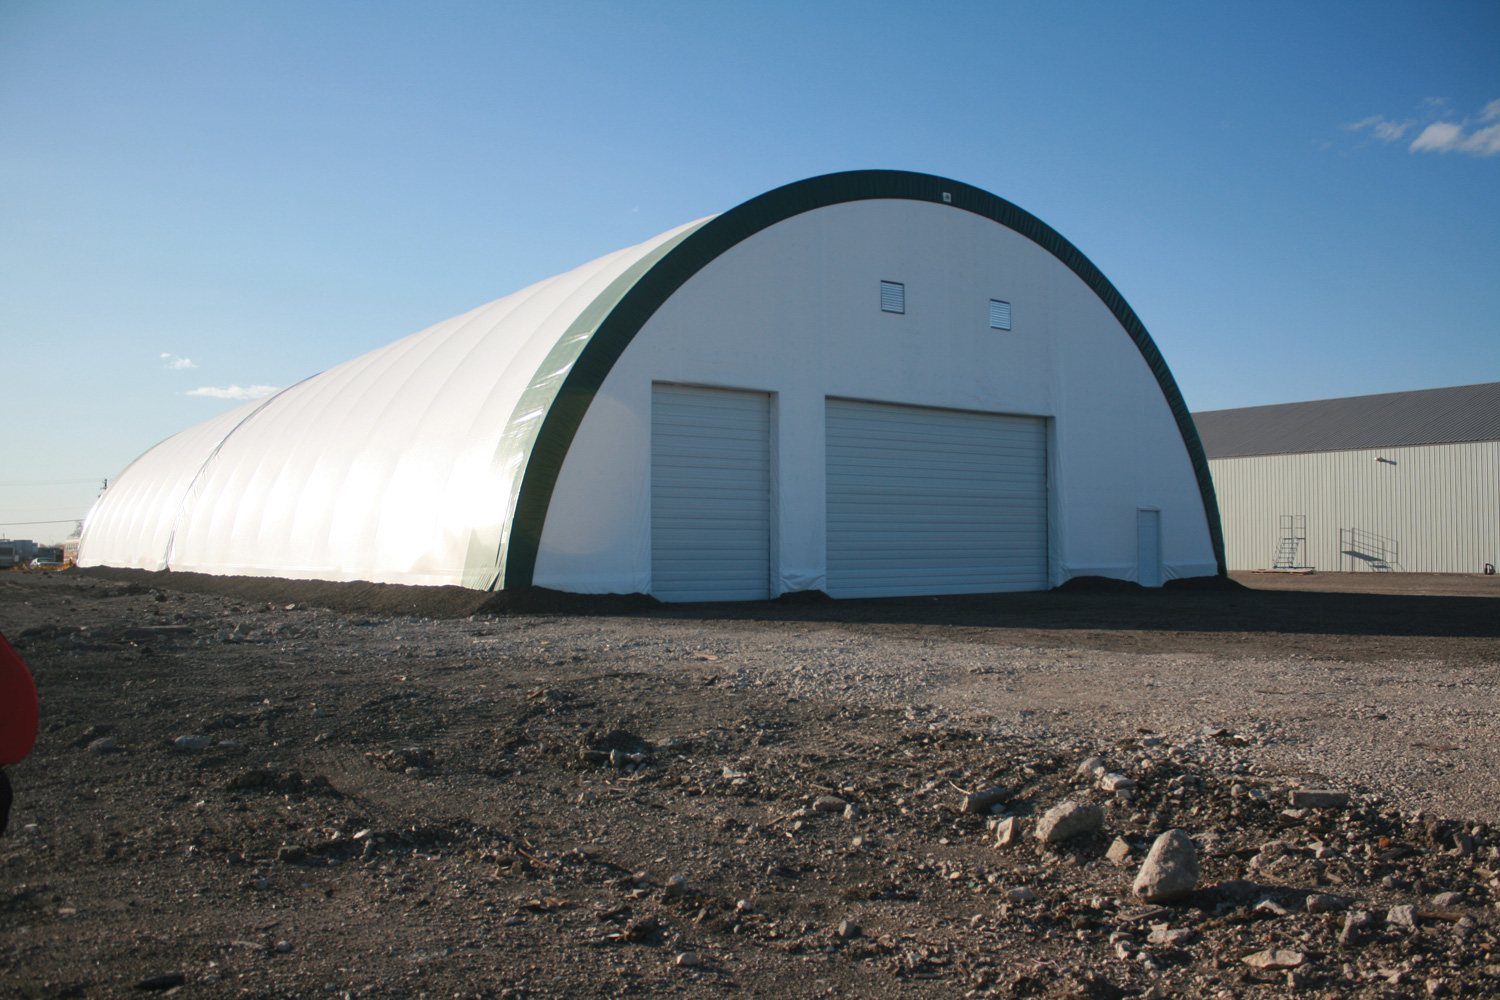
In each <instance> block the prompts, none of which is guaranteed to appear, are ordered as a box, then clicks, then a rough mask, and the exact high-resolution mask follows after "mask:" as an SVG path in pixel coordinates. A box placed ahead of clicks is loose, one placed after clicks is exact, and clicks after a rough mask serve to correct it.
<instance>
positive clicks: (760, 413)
mask: <svg viewBox="0 0 1500 1000" xmlns="http://www.w3.org/2000/svg"><path fill="white" fill-rule="evenodd" d="M770 429H771V416H770V398H769V397H768V396H766V395H765V394H764V393H754V392H731V391H726V390H721V389H699V388H693V387H689V386H676V385H656V386H653V387H652V396H651V579H652V585H651V592H652V594H654V595H655V596H656V597H657V598H658V599H659V600H663V601H754V600H764V599H766V598H768V597H770V596H771V593H770V589H771V584H770V580H771V569H770V553H771V517H770V506H771V504H770V498H771V454H770Z"/></svg>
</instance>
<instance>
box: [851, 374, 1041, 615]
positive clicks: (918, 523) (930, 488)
mask: <svg viewBox="0 0 1500 1000" xmlns="http://www.w3.org/2000/svg"><path fill="white" fill-rule="evenodd" d="M827 435H828V439H827V473H828V535H827V537H828V589H829V593H830V594H832V595H833V596H835V597H863V596H881V595H897V594H943V593H965V592H967V593H974V592H991V591H1001V590H1039V589H1044V588H1045V587H1046V586H1047V480H1046V455H1047V439H1046V424H1045V421H1043V420H1040V419H1038V418H1034V417H1013V416H1005V415H999V414H982V413H965V412H959V411H951V410H930V409H923V408H918V407H907V406H895V405H886V404H878V403H861V402H853V401H847V400H833V399H830V400H829V401H828V403H827Z"/></svg>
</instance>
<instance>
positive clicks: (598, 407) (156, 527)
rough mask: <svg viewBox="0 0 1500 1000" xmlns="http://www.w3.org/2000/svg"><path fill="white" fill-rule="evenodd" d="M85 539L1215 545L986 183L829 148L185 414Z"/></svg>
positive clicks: (1139, 391)
mask: <svg viewBox="0 0 1500 1000" xmlns="http://www.w3.org/2000/svg"><path fill="white" fill-rule="evenodd" d="M79 561H80V564H81V565H85V566H117V567H136V568H142V569H150V570H162V569H173V570H183V571H193V572H201V573H213V574H233V575H250V576H277V577H285V578H292V579H317V580H368V581H373V582H385V583H401V584H421V585H441V584H459V585H462V586H466V587H471V588H476V589H498V588H502V587H516V586H530V585H536V586H544V587H551V588H555V589H558V590H564V591H573V592H581V593H639V592H643V593H650V594H654V595H655V596H657V597H659V598H662V599H665V600H695V599H698V600H732V599H756V598H766V597H774V596H776V595H779V594H782V593H786V592H793V591H804V590H823V591H826V592H828V593H829V594H831V595H832V596H834V597H855V596H872V595H902V594H906V595H910V594H943V593H976V592H994V591H1006V590H1038V589H1045V588H1046V587H1049V586H1055V585H1058V584H1061V583H1063V582H1065V581H1066V580H1068V579H1070V578H1072V577H1075V576H1080V575H1098V576H1107V577H1116V578H1120V579H1126V580H1136V581H1139V582H1141V583H1143V584H1145V585H1148V586H1154V585H1159V584H1161V583H1162V582H1164V581H1165V580H1168V579H1171V578H1175V577H1192V576H1205V575H1211V574H1215V573H1218V574H1222V573H1223V572H1224V559H1223V545H1222V540H1221V535H1220V530H1219V520H1218V510H1217V506H1216V504H1215V501H1214V495H1213V486H1212V481H1211V479H1210V478H1209V474H1208V466H1207V462H1206V460H1205V459H1204V455H1203V450H1202V447H1201V445H1200V444H1199V441H1198V437H1197V433H1196V431H1195V430H1194V427H1193V423H1192V419H1191V417H1190V416H1189V414H1188V412H1187V409H1186V407H1185V406H1184V405H1183V401H1182V398H1181V395H1180V393H1179V392H1178V390H1177V387H1176V384H1175V383H1174V381H1173V379H1172V376H1171V373H1170V372H1169V371H1168V369H1167V366H1166V364H1165V362H1164V361H1163V360H1162V358H1161V355H1160V354H1159V352H1158V351H1157V349H1156V347H1155V345H1154V344H1153V343H1152V341H1151V339H1150V337H1149V336H1148V335H1147V333H1146V331H1145V329H1144V327H1142V325H1141V323H1140V321H1139V320H1138V319H1137V317H1136V316H1135V314H1134V312H1133V311H1132V310H1131V309H1130V307H1129V306H1128V305H1127V304H1126V303H1125V301H1124V299H1123V298H1122V297H1121V296H1120V295H1119V293H1118V292H1117V291H1116V290H1115V289H1114V287H1113V286H1112V285H1111V284H1110V283H1109V282H1108V281H1107V280H1106V279H1105V278H1104V276H1103V275H1102V274H1101V273H1100V272H1099V271H1098V270H1097V269H1096V268H1095V267H1094V266H1093V265H1092V264H1091V263H1090V262H1089V261H1088V259H1087V258H1085V257H1084V256H1083V255H1082V254H1081V253H1079V252H1078V251H1077V250H1076V249H1075V248H1074V247H1073V246H1072V245H1071V244H1069V243H1068V242H1067V241H1066V240H1064V239H1063V238H1062V237H1061V236H1059V235H1058V234H1057V233H1056V232H1055V231H1053V230H1052V229H1051V228H1050V227H1048V226H1047V225H1045V224H1044V223H1042V222H1041V221H1040V220H1038V219H1036V218H1035V217H1033V216H1031V215H1029V214H1027V213H1026V212H1024V211H1022V210H1021V209H1019V208H1017V207H1016V206H1014V205H1012V204H1010V203H1009V202H1006V201H1004V200H1003V199H1001V198H998V197H996V196H994V195H992V194H989V193H987V192H985V191H982V190H979V189H977V188H974V187H970V186H968V185H965V184H961V183H958V182H956V181H951V180H946V179H943V178H939V177H934V176H929V175H924V174H913V173H903V172H896V171H858V172H850V173H841V174H831V175H827V176H824V177H816V178H812V179H810V180H806V181H801V182H798V183H795V184H790V185H788V186H786V187H783V188H778V189H776V190H774V191H771V192H768V193H767V194H764V195H761V196H760V197H758V198H755V199H752V200H751V201H748V202H746V203H744V204H742V205H740V206H738V207H737V208H734V209H732V210H730V211H728V212H726V213H724V214H722V215H718V216H714V217H711V218H708V219H705V220H700V221H698V222H694V223H690V224H688V225H686V226H683V227H681V228H679V229H675V230H673V231H671V232H668V233H665V234H663V235H661V236H659V237H656V238H655V239H653V240H650V241H648V242H646V243H643V244H641V245H639V246H635V247H631V248H628V249H626V250H621V251H619V252H617V253H614V254H611V255H609V256H606V257H602V258H600V259H598V260H595V261H593V262H591V263H589V264H585V265H584V266H582V267H580V268H578V269H576V270H574V271H570V272H568V273H566V274H563V275H559V276H557V277H555V278H551V279H548V280H546V281H542V282H539V283H537V284H535V285H533V286H531V287H529V288H526V289H523V290H522V291H519V292H516V293H515V294H513V295H509V296H506V297H505V298H502V299H499V300H496V301H495V302H491V303H489V304H488V305H484V306H481V307H479V308H477V309H475V310H472V311H471V312H468V313H465V314H463V315H461V316H456V317H454V318H453V319H450V320H447V321H445V322H442V323H438V324H437V325H435V326H433V327H430V328H428V329H427V330H424V331H422V332H420V333H417V334H413V335H412V336H410V337H407V338H404V339H402V340H399V341H397V342H395V343H393V344H390V345H389V346H386V347H383V348H380V349H378V350H375V351H372V352H370V353H369V354H366V355H364V356H362V357H360V358H356V359H354V360H353V361H349V362H347V363H345V364H342V365H339V366H338V367H335V368H332V369H330V370H328V371H326V372H323V373H321V374H319V375H316V376H313V377H311V378H309V379H306V380H304V381H302V382H299V383H297V384H295V385H293V386H290V387H289V388H286V389H283V390H281V391H280V392H278V393H276V394H274V395H272V396H270V397H268V398H266V399H262V400H258V401H255V402H253V403H249V404H246V405H245V406H243V407H240V408H238V409H236V410H232V411H230V412H228V413H226V414H223V415H222V416H219V417H216V418H214V419H212V420H209V421H207V422H205V423H203V424H200V425H199V426H197V427H194V428H191V429H189V430H186V431H184V432H182V433H180V434H178V435H176V436H174V437H172V438H169V439H168V440H166V441H164V442H162V443H161V444H159V445H157V446H156V447H155V448H153V449H151V450H150V451H148V452H147V453H146V454H144V455H142V456H141V457H140V458H139V459H137V460H136V461H135V462H134V463H132V464H131V465H130V466H129V467H128V468H127V469H126V470H125V471H124V472H123V473H122V474H121V475H120V476H119V478H117V479H116V480H115V481H114V483H113V484H112V485H111V486H110V487H109V489H108V490H107V491H106V493H105V494H104V495H103V496H102V497H101V498H100V500H99V502H98V503H97V504H96V505H95V507H94V509H93V510H92V511H91V512H90V514H89V516H88V518H87V519H86V522H85V526H84V532H83V535H82V538H81V541H80V548H79Z"/></svg>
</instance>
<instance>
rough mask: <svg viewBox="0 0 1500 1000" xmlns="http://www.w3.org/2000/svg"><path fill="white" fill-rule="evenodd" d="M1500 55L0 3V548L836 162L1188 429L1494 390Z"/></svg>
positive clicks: (1099, 31)
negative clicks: (208, 431) (1220, 420)
mask: <svg viewBox="0 0 1500 1000" xmlns="http://www.w3.org/2000/svg"><path fill="white" fill-rule="evenodd" d="M1497 51H1500V4H1496V3H1494V2H1489V0H1486V2H1451V3H1439V2H1434V3H1426V4H1416V3H1380V2H1357V3H1285V4H1283V3H1274V2H1256V3H1215V4H1175V3H1174V4H1167V3H1162V4H1124V3H1041V2H1037V3H1031V4H1011V3H943V2H929V3H924V4H916V3H905V4H903V3H818V2H806V0H804V2H800V3H748V4H737V5H727V4H705V3H690V2H684V3H651V2H639V3H616V4H606V3H569V2H549V3H540V2H539V3H529V4H508V3H498V2H496V3H440V2H438V3H434V2H428V3H422V4H416V3H376V2H361V3H347V4H342V3H319V2H315V0H314V2H308V0H303V2H296V3H281V2H264V0H262V2H256V3H211V2H194V3H186V2H184V3H160V2H151V0H136V2H129V3H127V2H118V3H105V2H89V3H69V2H56V0H54V2H46V3H38V2H28V0H7V2H6V3H5V4H4V5H0V343H3V345H4V358H5V362H6V363H5V369H6V372H7V375H8V378H7V389H6V391H5V394H4V396H3V397H0V408H3V410H0V412H3V413H4V419H3V423H0V453H3V454H4V455H5V456H6V462H5V468H4V470H3V471H0V525H3V526H0V535H5V534H8V535H10V536H12V537H23V538H25V537H32V538H41V539H44V540H46V539H51V538H54V537H57V538H60V537H62V535H64V534H66V532H67V530H68V528H69V527H70V525H67V524H56V525H48V524H41V523H23V522H41V521H48V520H62V519H67V518H76V517H78V516H81V515H82V514H83V513H84V511H85V510H86V509H87V507H88V505H89V503H90V502H91V501H92V499H93V497H94V495H95V494H96V493H97V488H96V487H97V480H99V479H101V478H103V477H106V476H109V477H113V476H114V475H116V474H117V473H118V472H119V471H120V470H121V469H122V468H123V467H124V466H125V465H126V464H128V463H129V462H130V461H131V460H132V459H134V458H135V457H136V456H137V455H138V454H140V453H141V452H142V451H144V450H145V449H147V448H149V447H150V446H151V445H153V444H155V443H156V442H157V441H159V440H161V439H163V438H165V437H167V436H169V435H171V434H173V433H175V432H176V431H178V430H182V429H184V428H186V427H188V426H191V425H192V424H195V423H197V422H199V421H200V420H203V419H206V418H208V417H210V416H212V415H214V414H216V413H219V412H222V411H223V410H224V409H226V408H228V407H230V406H234V405H238V401H237V400H235V399H232V398H224V396H225V395H232V394H233V390H234V389H235V388H238V389H239V390H241V393H240V394H241V395H243V394H245V392H244V391H246V390H249V391H262V390H258V389H256V387H267V386H275V387H280V386H284V385H287V384H289V383H291V382H293V381H296V380H298V379H300V378H303V377H305V376H307V375H310V374H313V373H315V372H317V371H320V370H322V369H325V368H328V367H330V366H331V365H334V364H337V363H339V362H341V361H344V360H347V359H349V358H352V357H355V356H357V355H359V354H361V353H363V352H365V351H367V350H369V349H372V348H374V347H378V346H380V345H382V344H385V343H388V342H390V341H392V340H395V339H396V338H398V337H401V336H405V335H406V334H408V333H412V332H415V331H416V330H419V329H421V328H423V327H425V326H428V325H430V324H431V323H434V322H437V321H438V320H441V319H445V318H447V317H449V316H452V315H454V314H457V313H459V312H462V311H465V310H467V309H470V308H472V307H473V306H476V305H479V304H480V303H483V302H487V301H490V300H491V299H495V298H498V297H500V296H501V295H505V294H508V293H509V292H512V291H515V290H516V289H518V288H521V287H523V286H525V285H527V284H529V283H531V282H533V281H536V280H538V279H540V278H544V277H547V276H550V275H553V274H557V273H559V272H561V271H565V270H568V269H570V268H572V267H574V266H576V265H578V264H581V263H583V262H585V261H587V260H590V259H592V258H594V257H596V256H599V255H600V254H603V253H607V252H609V251H611V250H616V249H619V248H621V247H624V246H627V245H630V244H633V243H637V242H639V241H641V240H643V239H646V238H648V237H650V236H653V235H655V234H657V233H659V232H662V231H664V230H666V229H669V228H671V227H673V226H676V225H678V224H680V223H683V222H686V221H689V220H691V219H695V218H699V217H701V216H704V215H709V214H713V213H715V212H720V211H723V210H725V209H728V208H730V207H732V206H734V205H736V204H738V203H739V202H741V201H744V200H746V199H748V198H751V197H754V196H755V195H757V194H759V193H761V192H763V191H766V190H769V189H771V188H773V187H777V186H779V185H781V184H785V183H788V182H790V181H794V180H799V179H802V178H804V177H810V176H814V175H817V174H822V173H827V172H830V171H835V170H846V169H856V168H866V167H885V168H894V169H906V170H920V171H925V172H929V173H935V174H940V175H943V176H947V177H952V178H956V179H958V180H962V181H965V182H967V183H970V184H974V185H976V186H978V187H981V188H984V189H986V190H989V191H992V192H994V193H995V194H998V195H1000V196H1001V197H1004V198H1007V199H1009V200H1011V201H1013V202H1015V203H1017V204H1019V205H1020V206H1021V207H1023V208H1025V209H1027V210H1028V211H1030V212H1032V213H1034V214H1035V215H1037V216H1039V217H1040V218H1042V219H1043V220H1045V221H1046V222H1048V223H1049V224H1051V225H1052V226H1053V227H1054V228H1056V229H1057V230H1058V231H1060V232H1061V233H1062V234H1063V235H1064V236H1065V237H1067V238H1068V239H1069V240H1071V241H1072V242H1073V243H1074V244H1075V245H1077V246H1078V247H1079V248H1080V249H1081V250H1082V251H1083V252H1084V253H1085V254H1087V255H1088V256H1089V257H1090V258H1091V259H1092V260H1093V261H1094V263H1095V264H1097V265H1098V266H1099V267H1100V269H1101V270H1103V272H1104V273H1105V274H1106V275H1108V276H1109V278H1110V279H1111V280H1112V281H1113V282H1114V284H1115V285H1116V287H1118V288H1119V289H1120V291H1121V292H1122V293H1123V294H1124V296H1125V297H1126V299H1127V300H1128V301H1129V302H1130V303H1131V305H1132V306H1134V308H1135V310H1136V312H1137V313H1138V314H1139V315H1140V316H1141V317H1142V319H1143V321H1144V322H1145V324H1146V327H1147V329H1148V330H1150V332H1151V334H1152V336H1153V337H1154V338H1155V339H1156V341H1157V343H1158V345H1159V346H1160V347H1161V349H1162V352H1163V353H1164V355H1165V356H1166V358H1167V361H1168V363H1169V364H1170V365H1171V367H1172V370H1173V372H1174V374H1175V375H1176V377H1177V381H1178V383H1179V384H1180V385H1181V387H1182V390H1183V393H1184V395H1185V396H1186V398H1187V401H1188V403H1189V405H1190V406H1191V407H1192V408H1193V409H1195V410H1202V409H1215V408H1220V407H1231V406H1248V405H1255V404H1260V403H1274V402H1284V401H1288V400H1297V399H1315V398H1324V397H1330V396H1343V395H1355V394H1361V393H1367V392H1386V391H1394V390H1400V389H1416V388H1429V387H1434V386H1443V385H1455V384H1464V383H1470V382H1484V381H1494V380H1500V103H1496V102H1500V59H1497V58H1496V55H1495V53H1496V52H1497ZM205 390H207V392H205ZM214 392H217V393H218V395H214V394H213V393H214Z"/></svg>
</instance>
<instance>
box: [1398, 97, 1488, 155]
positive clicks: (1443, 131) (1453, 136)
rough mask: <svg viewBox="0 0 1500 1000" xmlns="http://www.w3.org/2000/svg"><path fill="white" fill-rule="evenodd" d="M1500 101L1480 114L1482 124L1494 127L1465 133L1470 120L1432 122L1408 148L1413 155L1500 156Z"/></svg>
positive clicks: (1486, 107) (1485, 107)
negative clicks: (1461, 154)
mask: <svg viewBox="0 0 1500 1000" xmlns="http://www.w3.org/2000/svg"><path fill="white" fill-rule="evenodd" d="M1496 119H1500V100H1495V101H1491V102H1490V103H1488V104H1486V105H1485V106H1484V108H1483V110H1481V111H1480V112H1479V120H1480V121H1481V122H1490V121H1493V122H1495V124H1493V125H1486V126H1484V127H1483V128H1476V129H1475V130H1474V131H1472V132H1469V131H1466V130H1467V129H1468V127H1469V122H1470V119H1468V118H1465V119H1464V120H1463V121H1459V122H1451V121H1439V122H1433V123H1432V124H1431V125H1429V126H1427V127H1426V128H1424V129H1423V130H1422V131H1421V134H1419V135H1418V136H1417V137H1416V138H1415V139H1413V140H1412V143H1411V145H1410V146H1408V147H1407V148H1408V149H1410V150H1411V151H1412V152H1413V153H1468V154H1469V155H1470V156H1494V155H1496V154H1497V153H1500V121H1496Z"/></svg>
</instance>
